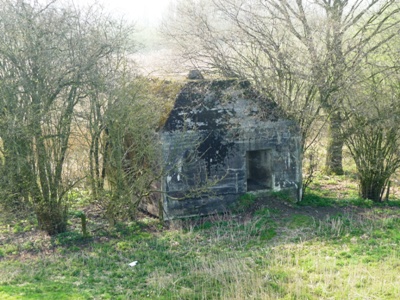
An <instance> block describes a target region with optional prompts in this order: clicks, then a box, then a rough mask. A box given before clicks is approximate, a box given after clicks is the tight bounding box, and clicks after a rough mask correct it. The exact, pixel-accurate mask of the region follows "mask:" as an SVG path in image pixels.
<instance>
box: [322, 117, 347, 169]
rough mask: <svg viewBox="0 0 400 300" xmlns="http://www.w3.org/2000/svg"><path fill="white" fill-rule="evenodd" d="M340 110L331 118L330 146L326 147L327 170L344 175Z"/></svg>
mask: <svg viewBox="0 0 400 300" xmlns="http://www.w3.org/2000/svg"><path fill="white" fill-rule="evenodd" d="M341 125H342V118H341V116H340V112H335V113H333V114H332V115H331V116H330V118H329V130H328V146H327V149H326V161H325V171H326V173H327V174H335V175H343V145H344V139H343V136H342V134H341Z"/></svg>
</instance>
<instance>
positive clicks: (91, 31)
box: [0, 0, 151, 235]
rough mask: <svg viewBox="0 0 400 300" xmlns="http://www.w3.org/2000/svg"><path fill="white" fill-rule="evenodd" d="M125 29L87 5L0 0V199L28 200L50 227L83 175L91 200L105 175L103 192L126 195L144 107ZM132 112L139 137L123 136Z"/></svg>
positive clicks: (61, 226)
mask: <svg viewBox="0 0 400 300" xmlns="http://www.w3.org/2000/svg"><path fill="white" fill-rule="evenodd" d="M131 33H132V28H131V27H129V26H125V25H123V24H121V23H120V22H117V21H115V20H112V19H111V18H109V17H108V16H106V15H104V14H103V12H102V10H101V9H100V8H99V7H98V6H96V5H94V6H91V7H87V8H77V7H76V6H74V5H72V4H71V3H61V2H57V1H53V2H50V4H48V5H44V4H40V3H39V2H36V1H35V2H32V1H12V0H1V2H0V172H1V177H0V178H1V180H0V185H1V186H0V189H1V202H2V204H3V205H4V206H6V207H9V208H10V207H15V206H17V205H19V204H21V203H25V204H28V205H30V206H31V207H32V208H33V210H34V212H35V214H36V216H37V219H38V223H39V226H40V228H41V229H43V230H45V231H46V232H48V233H49V234H51V235H52V234H57V233H60V232H64V231H65V230H66V225H67V209H68V203H67V199H68V197H67V194H68V192H69V191H70V189H71V188H72V187H74V186H76V185H77V184H81V183H82V182H84V179H88V180H89V181H91V182H92V183H93V184H92V188H93V193H94V196H95V197H96V200H97V201H101V200H102V198H101V197H100V195H98V194H96V193H97V192H98V191H99V190H101V189H103V188H104V182H99V178H102V179H103V180H104V176H106V175H108V177H109V178H110V182H111V183H109V187H108V190H110V189H111V190H112V193H111V194H112V199H117V198H121V197H123V196H126V195H122V192H121V191H122V190H126V189H127V187H126V186H125V185H124V184H125V181H124V180H122V179H121V178H120V177H121V176H122V175H121V174H122V171H121V170H124V169H126V165H124V162H125V160H126V151H127V150H126V149H127V148H128V149H129V151H128V152H129V153H131V152H132V151H136V150H133V148H132V147H133V146H132V145H141V146H142V145H145V146H144V147H147V145H148V143H149V140H150V139H151V136H150V135H149V133H148V132H150V131H149V130H147V128H150V126H151V122H149V121H148V120H146V121H144V120H143V118H145V116H148V115H149V114H146V113H147V112H146V110H145V109H144V108H143V106H144V104H140V103H138V102H135V101H138V100H139V98H140V96H141V95H139V94H138V90H139V89H138V88H137V85H135V81H134V77H135V76H134V74H133V73H132V71H131V70H132V64H131V62H130V61H129V59H128V54H129V53H131V50H132V47H131V46H132V44H131V42H130V38H131ZM134 103H136V104H134ZM133 108H135V109H136V111H135V112H133ZM135 113H136V114H135ZM138 114H139V115H138ZM138 116H139V117H138ZM132 118H133V119H134V118H136V119H140V121H138V122H137V123H136V124H142V126H141V127H137V128H136V127H135V128H136V129H138V130H139V128H140V129H141V134H143V135H136V136H135V138H137V137H139V136H140V138H141V139H142V140H141V141H138V140H132V141H127V140H126V137H125V136H124V134H125V133H126V129H132V126H130V124H132V121H130V122H129V123H126V122H127V120H131V119H132ZM146 126H147V127H146ZM144 128H146V129H144ZM122 129H124V130H122ZM146 130H147V131H146ZM146 134H147V135H146ZM145 135H146V138H145V137H144V136H145ZM111 136H112V138H110V137H111ZM143 139H147V140H146V141H144V142H143ZM85 140H86V141H87V142H86V143H85V142H84V141H85ZM127 143H130V144H127ZM144 152H145V153H146V155H150V154H149V153H150V151H148V150H147V149H146V150H145V151H144ZM100 160H102V162H100ZM107 167H108V169H107ZM106 169H107V170H106ZM118 172H119V175H117V174H118ZM106 173H107V174H106ZM112 178H114V181H112V180H111V179H112ZM114 182H115V183H114ZM121 184H122V185H124V186H122V187H121V186H118V185H121ZM102 203H103V202H102ZM113 203H114V202H113Z"/></svg>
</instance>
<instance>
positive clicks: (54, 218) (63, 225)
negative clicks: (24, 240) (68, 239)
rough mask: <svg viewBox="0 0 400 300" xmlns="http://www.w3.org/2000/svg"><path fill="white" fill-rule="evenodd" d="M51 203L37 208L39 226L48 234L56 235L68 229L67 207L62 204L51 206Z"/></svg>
mask: <svg viewBox="0 0 400 300" xmlns="http://www.w3.org/2000/svg"><path fill="white" fill-rule="evenodd" d="M48 206H49V204H47V205H40V206H38V207H37V209H36V217H37V220H38V224H39V228H40V229H41V230H43V231H45V232H47V234H48V235H50V236H52V235H56V234H59V233H63V232H66V231H67V209H66V207H65V206H62V205H55V206H56V207H52V208H49V207H48Z"/></svg>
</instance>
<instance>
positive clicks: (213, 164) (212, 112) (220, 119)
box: [149, 80, 301, 219]
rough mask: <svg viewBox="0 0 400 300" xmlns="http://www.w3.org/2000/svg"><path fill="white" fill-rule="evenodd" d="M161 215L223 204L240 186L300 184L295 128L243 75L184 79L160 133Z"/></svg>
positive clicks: (296, 189) (156, 208)
mask: <svg viewBox="0 0 400 300" xmlns="http://www.w3.org/2000/svg"><path fill="white" fill-rule="evenodd" d="M160 139H161V145H162V153H163V157H162V160H163V164H164V165H165V176H164V177H163V178H162V182H161V189H162V190H163V193H162V196H161V199H160V201H161V202H160V203H158V204H157V201H154V202H153V204H151V205H149V210H151V211H152V213H155V212H158V213H156V214H158V215H161V214H162V217H163V218H164V219H173V218H177V217H187V216H196V215H205V214H211V213H215V212H221V211H224V210H226V209H227V208H229V206H230V205H232V204H233V203H234V202H235V201H236V200H237V199H238V198H239V196H240V195H242V194H244V193H246V192H256V191H259V190H263V191H281V190H285V191H288V192H289V193H290V194H291V195H293V196H294V198H296V197H297V195H299V193H300V189H301V153H300V132H299V129H298V127H297V125H296V124H295V123H294V122H293V121H290V120H287V119H286V118H285V116H284V114H283V113H282V112H281V111H280V109H279V108H278V107H277V105H276V104H275V103H274V102H272V101H269V100H268V99H266V98H264V97H262V96H261V95H259V94H257V93H256V92H255V91H254V90H252V89H251V87H250V84H249V83H248V82H238V81H236V80H219V81H216V80H215V81H205V80H201V81H195V82H194V81H193V82H188V83H187V84H186V85H185V86H184V87H183V89H182V90H181V92H180V93H179V95H178V96H177V98H176V102H175V106H174V109H173V110H172V111H171V113H170V115H169V117H168V119H167V121H166V123H165V125H164V127H163V129H162V130H161V132H160Z"/></svg>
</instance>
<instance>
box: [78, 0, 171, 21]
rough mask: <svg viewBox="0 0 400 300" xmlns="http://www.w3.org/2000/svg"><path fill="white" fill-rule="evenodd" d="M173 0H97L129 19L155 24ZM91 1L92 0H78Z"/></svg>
mask: <svg viewBox="0 0 400 300" xmlns="http://www.w3.org/2000/svg"><path fill="white" fill-rule="evenodd" d="M172 1H173V0H98V2H100V3H102V4H104V7H105V8H106V9H107V10H110V12H112V13H115V14H117V15H123V16H125V17H126V18H127V19H128V20H129V21H137V22H139V23H140V24H141V25H157V23H158V22H159V21H160V20H161V16H162V14H163V13H164V12H165V11H166V9H167V7H168V5H169V4H170V3H171V2H172ZM78 2H80V3H82V2H89V3H91V2H93V0H80V1H78Z"/></svg>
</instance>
